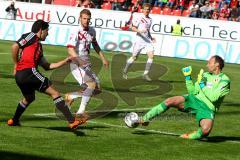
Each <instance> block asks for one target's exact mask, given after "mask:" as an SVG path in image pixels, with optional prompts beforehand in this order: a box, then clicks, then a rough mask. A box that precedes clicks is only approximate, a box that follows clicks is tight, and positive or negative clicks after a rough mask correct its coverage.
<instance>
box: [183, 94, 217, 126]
mask: <svg viewBox="0 0 240 160" xmlns="http://www.w3.org/2000/svg"><path fill="white" fill-rule="evenodd" d="M183 97H184V98H185V102H184V109H183V111H184V112H190V113H192V114H195V115H196V120H197V122H198V123H199V124H200V121H201V119H211V120H213V119H214V115H215V113H214V111H212V110H211V109H210V108H209V107H208V106H207V105H206V104H205V103H204V102H202V101H200V100H199V99H198V98H197V97H196V96H194V95H191V94H190V95H184V96H183Z"/></svg>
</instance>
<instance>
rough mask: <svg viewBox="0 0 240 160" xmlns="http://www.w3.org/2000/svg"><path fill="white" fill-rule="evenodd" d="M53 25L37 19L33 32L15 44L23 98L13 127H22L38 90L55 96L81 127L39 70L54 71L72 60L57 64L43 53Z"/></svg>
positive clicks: (17, 77) (16, 70)
mask: <svg viewBox="0 0 240 160" xmlns="http://www.w3.org/2000/svg"><path fill="white" fill-rule="evenodd" d="M48 28H49V24H48V23H47V22H45V21H43V20H37V21H35V22H34V24H33V25H32V31H31V32H30V33H26V34H23V35H22V37H21V38H20V39H19V40H18V41H16V42H15V43H14V44H13V45H12V59H13V62H14V71H13V74H14V75H15V80H16V83H17V85H18V87H19V88H20V90H21V92H22V94H23V97H24V98H23V99H22V100H21V101H20V102H19V104H18V106H17V109H16V112H15V114H14V116H13V118H11V119H9V120H8V122H7V123H8V125H9V126H19V125H20V123H19V119H20V117H21V115H22V114H23V112H24V111H25V109H26V108H27V106H29V105H30V104H31V103H32V102H33V101H34V100H35V91H39V92H42V93H45V94H47V95H49V96H51V97H52V99H53V101H54V103H55V105H56V107H57V109H58V110H60V111H61V112H62V113H63V115H64V116H65V117H66V119H67V121H68V122H69V127H70V128H72V129H73V128H77V126H78V125H79V123H80V121H79V120H77V119H76V120H75V118H74V117H73V115H72V114H71V112H70V110H69V108H68V106H67V105H66V104H65V101H64V100H63V98H62V97H61V95H60V93H59V92H58V91H56V90H55V89H54V88H53V87H52V84H51V82H50V81H49V79H48V78H47V77H45V76H43V75H42V74H41V73H40V72H39V71H38V66H41V67H43V68H44V69H45V70H51V69H55V68H58V67H61V66H63V65H64V64H66V63H68V62H70V61H71V59H72V57H68V58H66V59H64V60H61V61H59V62H56V63H49V62H48V61H47V60H46V58H45V57H44V55H43V49H42V44H41V43H40V41H44V40H45V39H46V37H47V36H48Z"/></svg>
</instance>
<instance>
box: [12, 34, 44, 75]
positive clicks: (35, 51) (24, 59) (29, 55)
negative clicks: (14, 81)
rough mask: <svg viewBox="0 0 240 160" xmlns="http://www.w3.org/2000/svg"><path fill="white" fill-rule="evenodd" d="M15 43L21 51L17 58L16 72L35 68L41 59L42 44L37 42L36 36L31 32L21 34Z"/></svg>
mask: <svg viewBox="0 0 240 160" xmlns="http://www.w3.org/2000/svg"><path fill="white" fill-rule="evenodd" d="M16 43H17V44H18V45H19V47H20V51H21V52H20V53H19V56H18V62H17V68H16V70H17V71H19V70H23V69H26V68H37V67H38V64H39V61H40V60H41V58H42V57H43V50H42V44H41V43H40V42H39V38H38V37H37V35H36V34H35V33H33V32H30V33H26V34H23V35H22V37H21V38H20V39H19V40H18V41H16Z"/></svg>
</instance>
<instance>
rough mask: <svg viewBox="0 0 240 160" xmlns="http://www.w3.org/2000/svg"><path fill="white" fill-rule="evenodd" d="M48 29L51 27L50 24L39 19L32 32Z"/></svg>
mask: <svg viewBox="0 0 240 160" xmlns="http://www.w3.org/2000/svg"><path fill="white" fill-rule="evenodd" d="M48 27H49V24H48V22H45V21H44V20H41V19H39V20H37V21H35V22H34V23H33V25H32V32H33V33H37V32H38V31H39V30H40V29H42V30H44V29H47V28H48Z"/></svg>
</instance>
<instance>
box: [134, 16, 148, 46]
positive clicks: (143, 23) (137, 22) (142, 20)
mask: <svg viewBox="0 0 240 160" xmlns="http://www.w3.org/2000/svg"><path fill="white" fill-rule="evenodd" d="M132 25H133V26H135V27H137V29H138V30H140V31H141V30H146V31H147V32H145V33H137V35H136V42H137V43H151V42H152V37H151V34H150V27H151V25H152V19H151V18H150V17H146V16H144V15H142V16H139V17H136V18H135V19H133V23H132Z"/></svg>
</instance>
